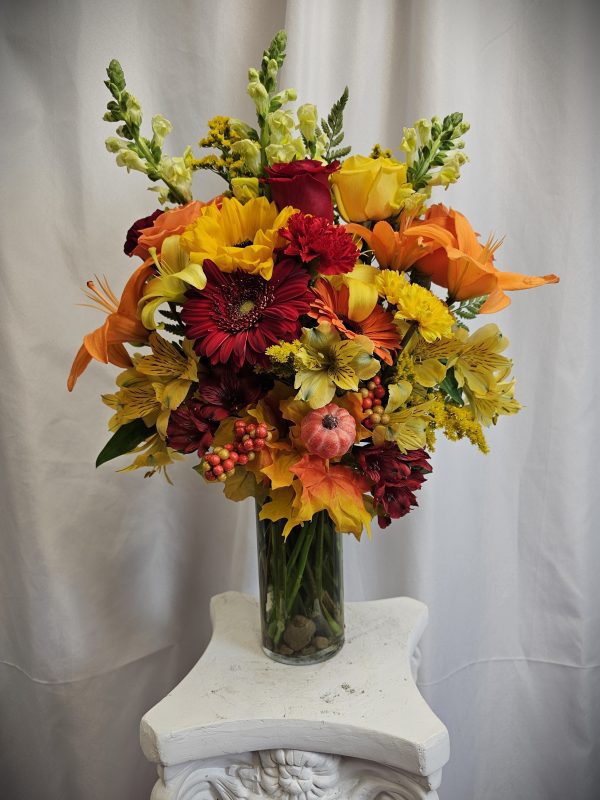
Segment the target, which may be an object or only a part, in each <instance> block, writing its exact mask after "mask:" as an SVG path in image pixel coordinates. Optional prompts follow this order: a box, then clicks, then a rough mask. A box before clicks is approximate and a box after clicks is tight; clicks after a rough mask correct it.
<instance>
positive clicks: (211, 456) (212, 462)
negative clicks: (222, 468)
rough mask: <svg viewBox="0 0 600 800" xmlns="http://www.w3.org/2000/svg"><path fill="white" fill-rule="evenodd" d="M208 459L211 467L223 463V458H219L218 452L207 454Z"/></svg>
mask: <svg viewBox="0 0 600 800" xmlns="http://www.w3.org/2000/svg"><path fill="white" fill-rule="evenodd" d="M206 460H207V461H208V463H209V464H210V465H211V467H216V466H217V464H220V463H221V459H220V458H219V456H218V455H217V454H216V453H209V454H208V455H207V456H206Z"/></svg>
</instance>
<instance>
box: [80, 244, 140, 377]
mask: <svg viewBox="0 0 600 800" xmlns="http://www.w3.org/2000/svg"><path fill="white" fill-rule="evenodd" d="M153 274H154V270H153V266H152V260H151V259H149V260H148V261H146V262H144V263H143V264H142V265H141V266H140V267H138V268H137V269H136V271H135V272H134V273H133V275H132V276H131V277H130V278H129V280H128V281H127V283H126V284H125V288H124V290H123V294H122V296H121V300H120V301H117V298H116V297H115V295H114V294H113V292H112V290H111V288H110V286H109V285H108V283H107V282H106V280H104V282H102V281H99V283H100V289H98V287H97V286H96V284H95V283H94V282H93V281H88V284H87V286H88V290H89V291H88V292H85V294H86V296H87V297H88V298H89V299H90V300H91V301H92V302H93V303H95V305H94V306H93V307H94V308H97V307H99V308H101V309H102V310H103V311H105V312H106V313H107V314H108V316H107V317H106V321H105V322H104V325H101V326H100V327H99V328H96V330H95V331H92V332H91V333H88V334H87V336H84V338H83V344H82V345H81V347H80V348H79V351H78V352H77V355H76V356H75V359H74V361H73V365H72V367H71V372H70V374H69V378H68V380H67V388H68V390H69V391H70V392H71V391H72V390H73V387H74V386H75V383H76V382H77V379H78V378H79V376H80V375H81V374H82V373H83V372H84V371H85V369H86V367H87V366H88V364H89V363H90V361H91V360H92V359H93V358H94V359H96V361H101V362H102V363H103V364H108V363H111V364H114V365H115V366H117V367H123V368H124V369H127V368H128V367H130V366H131V365H132V362H131V358H130V357H129V353H128V352H127V350H126V349H125V347H124V343H125V342H131V343H132V344H139V343H141V342H145V341H146V340H147V339H148V335H149V334H150V333H151V331H148V330H146V328H145V327H144V326H143V325H142V323H141V322H140V320H139V318H138V315H137V307H138V302H139V299H140V297H141V296H142V293H143V289H144V285H145V283H146V281H147V280H148V278H149V277H150V276H151V275H153Z"/></svg>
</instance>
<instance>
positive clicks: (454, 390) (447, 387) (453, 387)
mask: <svg viewBox="0 0 600 800" xmlns="http://www.w3.org/2000/svg"><path fill="white" fill-rule="evenodd" d="M440 389H441V390H442V391H443V392H445V393H446V394H447V395H448V397H450V398H451V399H452V400H454V402H455V403H458V405H459V406H464V404H465V403H464V400H463V397H462V389H461V388H460V386H459V385H458V383H457V382H456V377H455V375H454V367H450V369H449V370H448V372H447V373H446V377H445V378H444V380H443V381H442V382H441V383H440Z"/></svg>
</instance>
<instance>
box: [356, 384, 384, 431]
mask: <svg viewBox="0 0 600 800" xmlns="http://www.w3.org/2000/svg"><path fill="white" fill-rule="evenodd" d="M360 394H361V395H362V407H363V411H364V412H365V414H366V419H365V420H363V425H364V426H365V428H371V429H372V428H374V427H375V425H379V424H381V423H383V424H384V425H387V423H388V422H389V421H390V417H389V414H386V413H385V409H384V407H383V405H382V403H383V399H384V397H385V386H382V384H381V378H380V377H379V375H375V377H374V378H372V380H370V381H369V382H368V383H367V385H366V386H364V387H363V388H362V389H361V390H360Z"/></svg>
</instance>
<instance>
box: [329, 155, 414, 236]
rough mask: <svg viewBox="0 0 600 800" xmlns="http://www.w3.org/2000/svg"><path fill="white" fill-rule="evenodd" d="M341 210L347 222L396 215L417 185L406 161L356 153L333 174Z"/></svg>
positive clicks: (334, 190) (337, 201) (338, 204)
mask: <svg viewBox="0 0 600 800" xmlns="http://www.w3.org/2000/svg"><path fill="white" fill-rule="evenodd" d="M331 184H332V186H333V193H334V195H335V200H336V203H337V206H338V210H339V212H340V214H341V215H342V217H343V218H344V219H345V220H346V221H347V222H364V221H365V220H380V219H387V218H388V217H393V216H395V215H397V214H398V213H399V212H400V209H401V208H402V206H403V205H404V203H405V201H406V199H407V198H408V197H410V195H411V194H412V193H413V188H412V186H411V184H410V183H408V182H407V180H406V164H400V163H399V162H398V161H395V160H394V159H392V158H367V156H352V157H351V158H348V159H346V161H344V163H343V164H342V168H341V169H340V170H339V171H338V172H334V173H333V175H332V176H331Z"/></svg>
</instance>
